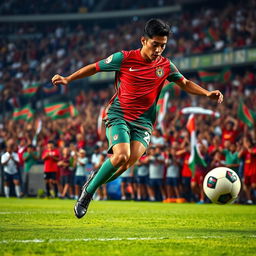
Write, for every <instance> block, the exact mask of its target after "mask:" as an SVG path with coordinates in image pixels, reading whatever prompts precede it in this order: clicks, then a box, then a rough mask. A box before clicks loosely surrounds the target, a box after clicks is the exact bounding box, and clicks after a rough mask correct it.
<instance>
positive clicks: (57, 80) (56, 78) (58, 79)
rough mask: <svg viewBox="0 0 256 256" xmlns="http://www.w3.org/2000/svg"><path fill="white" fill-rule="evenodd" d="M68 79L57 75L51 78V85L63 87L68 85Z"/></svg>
mask: <svg viewBox="0 0 256 256" xmlns="http://www.w3.org/2000/svg"><path fill="white" fill-rule="evenodd" d="M68 82H69V81H68V79H67V78H66V77H64V76H60V75H59V74H57V75H55V76H54V77H53V78H52V84H53V85H54V86H57V85H59V84H63V85H68Z"/></svg>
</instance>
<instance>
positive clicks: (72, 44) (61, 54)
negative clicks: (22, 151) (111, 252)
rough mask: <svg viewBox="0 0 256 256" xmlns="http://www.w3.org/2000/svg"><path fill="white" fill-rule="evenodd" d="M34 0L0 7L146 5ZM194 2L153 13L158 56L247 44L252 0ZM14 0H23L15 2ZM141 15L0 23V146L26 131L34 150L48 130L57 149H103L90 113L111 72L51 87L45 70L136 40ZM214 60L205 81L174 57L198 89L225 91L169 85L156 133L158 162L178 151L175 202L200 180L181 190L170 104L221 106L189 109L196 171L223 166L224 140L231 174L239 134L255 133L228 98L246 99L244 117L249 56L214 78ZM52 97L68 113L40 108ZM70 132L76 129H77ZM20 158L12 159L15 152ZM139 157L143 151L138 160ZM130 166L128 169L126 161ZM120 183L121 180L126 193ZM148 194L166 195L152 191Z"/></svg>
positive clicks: (176, 108)
mask: <svg viewBox="0 0 256 256" xmlns="http://www.w3.org/2000/svg"><path fill="white" fill-rule="evenodd" d="M43 2H44V4H43V6H44V8H41V5H40V8H39V7H38V5H33V4H31V5H25V4H24V2H22V6H21V1H15V0H14V1H10V2H9V4H7V3H2V4H1V5H0V13H1V14H2V15H18V14H52V13H72V12H73V13H78V12H96V11H106V12H107V11H109V10H120V9H131V10H132V9H140V8H141V9H143V8H150V7H153V1H147V2H146V3H147V4H145V1H136V3H134V5H132V6H131V5H130V4H129V2H130V1H103V3H104V4H102V5H101V6H98V5H97V4H95V1H93V0H91V1H90V0H88V1H85V0H84V1H83V0H80V1H75V2H74V1H72V3H71V1H47V0H45V1H43ZM175 3H180V1H157V5H158V6H159V7H161V6H168V5H171V4H175ZM204 3H205V5H204V6H203V7H201V8H199V9H198V8H196V7H195V6H194V7H193V8H192V7H191V8H189V9H186V8H185V7H186V6H183V7H184V8H183V9H182V11H181V12H177V13H173V14H170V15H168V16H167V15H166V14H165V15H163V16H161V17H162V18H163V19H165V20H167V21H170V23H171V24H172V32H173V36H172V37H171V38H170V40H169V42H168V47H167V49H166V52H165V55H166V57H169V58H170V59H174V60H175V59H177V60H178V61H181V62H182V60H183V58H186V57H191V56H203V55H205V54H214V53H219V54H225V53H227V54H228V53H229V52H231V53H232V52H233V51H239V50H243V51H244V52H245V51H247V50H248V49H254V47H255V45H256V27H255V26H256V25H255V22H254V21H255V19H256V11H255V10H256V8H255V7H256V2H255V1H253V0H248V1H231V2H227V3H222V5H219V6H218V5H217V6H213V5H212V4H211V3H210V1H204ZM57 4H58V5H57ZM223 5H224V8H223ZM23 6H29V7H28V8H23ZM56 6H58V8H56ZM145 20H147V18H145V17H143V18H141V17H137V16H135V17H131V18H126V19H123V20H121V21H119V20H118V21H117V20H114V19H113V20H108V21H97V20H91V21H72V22H68V21H63V22H61V23H56V22H49V23H42V22H38V23H4V25H3V26H1V27H0V35H1V37H0V67H1V70H0V100H1V103H3V104H1V106H0V110H1V113H2V114H1V118H2V119H1V127H0V143H1V144H0V145H1V151H2V153H3V152H4V150H5V146H6V143H7V142H9V143H14V144H15V146H16V148H17V150H18V149H19V146H20V145H19V144H20V141H22V140H25V141H26V145H29V144H31V143H33V140H34V142H35V137H36V142H37V143H36V151H37V152H38V154H39V155H41V153H42V152H43V150H44V148H45V146H46V145H47V142H48V141H49V140H53V141H55V142H56V146H57V147H58V148H59V151H62V149H63V147H64V146H69V147H71V148H72V150H71V152H73V153H72V158H75V156H76V154H77V150H78V149H79V148H84V149H85V150H86V152H87V155H88V157H89V158H90V157H91V154H92V153H93V150H94V146H95V145H96V144H97V143H98V144H97V145H99V146H100V147H101V148H102V151H104V150H106V142H105V138H104V136H103V135H102V134H103V132H102V133H100V132H97V131H98V130H99V127H98V116H99V113H100V109H101V107H102V106H103V105H104V104H106V103H107V102H108V100H109V99H110V97H111V95H113V87H112V86H110V83H111V80H109V78H106V79H105V80H104V79H103V80H100V79H99V80H98V81H97V79H96V82H94V83H91V82H90V80H84V81H81V82H78V83H74V84H72V85H71V86H69V87H68V88H67V89H66V88H62V87H61V88H53V87H52V86H51V84H50V79H51V77H52V75H54V74H55V73H60V74H62V75H67V74H70V73H71V72H74V71H75V70H77V69H79V68H81V67H82V66H84V65H86V64H89V63H92V62H95V61H97V60H99V59H102V58H105V57H107V56H108V55H110V54H111V53H113V52H116V51H120V50H122V49H124V50H128V49H133V48H139V47H140V42H139V37H140V36H141V34H140V33H141V31H142V28H143V25H144V23H145ZM246 54H247V53H246ZM181 62H179V63H181ZM223 66H224V65H219V66H216V67H215V68H214V69H212V68H210V69H209V70H204V72H208V75H212V76H213V75H216V74H218V76H219V78H215V79H212V80H208V81H204V80H203V78H202V76H200V73H199V72H198V71H200V69H199V68H196V67H195V68H193V69H191V70H189V71H186V70H185V71H183V69H182V66H180V67H179V66H178V67H179V68H180V69H181V72H182V73H184V74H185V75H186V76H187V77H189V78H192V79H194V80H196V81H198V82H200V83H202V84H203V85H204V86H207V88H208V89H211V88H218V89H220V90H221V91H222V92H223V94H225V101H224V103H223V104H221V105H216V104H215V103H212V102H209V101H208V100H206V99H203V98H194V97H190V96H188V95H186V94H185V93H183V92H181V91H180V90H178V89H175V90H174V89H170V95H171V101H170V103H169V105H168V111H167V114H166V116H165V119H164V129H163V130H162V131H161V135H160V136H161V137H162V140H163V141H164V142H165V143H164V145H162V146H161V147H162V148H161V150H162V154H163V156H164V157H165V159H166V166H165V168H167V167H168V164H169V163H170V159H171V158H173V157H177V158H178V163H177V165H178V170H179V182H178V188H179V194H180V196H181V197H182V198H175V195H171V198H172V199H173V198H174V199H175V200H177V202H183V198H186V200H187V201H199V202H200V201H202V200H203V199H202V198H200V195H197V193H194V192H195V191H196V189H195V188H196V186H197V185H200V184H198V182H197V181H193V182H192V184H193V185H192V187H191V186H190V183H189V187H188V191H189V192H187V191H186V193H185V189H186V183H184V180H186V178H188V179H191V174H189V173H186V168H187V156H188V155H189V145H190V142H189V138H188V136H189V134H188V132H187V130H186V128H185V126H186V122H187V116H186V115H182V114H181V112H180V111H181V109H182V108H184V107H188V106H194V105H197V106H200V107H203V108H206V109H211V110H213V111H215V112H220V113H221V117H220V118H219V119H213V118H212V117H211V116H207V117H206V116H203V115H199V116H198V118H197V127H198V129H197V130H198V141H199V144H200V145H201V150H202V152H201V153H202V155H203V156H204V157H205V160H206V162H207V166H208V167H207V168H203V175H204V174H205V173H206V172H207V171H209V170H210V169H212V168H213V167H216V166H219V165H226V166H230V167H233V164H234V163H232V162H228V159H227V158H225V156H224V155H223V152H224V149H226V151H230V148H231V145H233V146H235V152H240V155H241V160H239V164H238V166H237V165H236V166H235V168H237V172H238V173H239V175H240V176H241V177H243V176H244V173H243V170H244V168H243V166H244V164H245V163H246V160H248V159H245V158H244V151H245V150H246V149H247V148H248V144H249V143H250V142H248V141H247V140H246V138H247V137H249V138H250V139H251V140H252V141H253V140H255V139H256V136H255V131H254V130H253V124H250V123H247V124H246V123H245V121H244V120H243V119H242V118H241V115H239V111H238V110H239V107H240V106H241V104H242V102H241V103H239V101H238V99H241V100H243V102H244V103H246V106H247V107H248V108H249V109H250V111H251V112H250V113H252V117H253V116H254V111H256V109H255V104H254V102H255V100H256V90H255V89H256V77H255V68H256V67H255V64H253V62H250V61H248V62H246V61H244V62H241V63H233V64H230V65H229V66H228V69H227V70H228V72H229V74H230V75H229V76H228V78H226V79H220V69H223ZM172 88H174V87H172ZM54 102H55V103H56V102H57V103H59V102H62V103H63V104H64V105H65V104H66V105H68V108H69V109H71V108H72V113H71V111H70V112H69V114H68V116H66V118H65V119H59V118H58V116H54V118H53V117H52V116H50V114H48V112H47V109H46V108H47V106H48V104H49V103H54ZM27 104H29V107H27ZM22 107H27V108H26V109H25V111H27V112H28V111H31V113H32V114H31V116H32V118H31V119H32V120H28V117H27V116H26V117H25V118H24V117H22V115H21V114H20V112H19V111H20V110H21V108H22ZM244 107H245V105H244ZM23 110H24V109H23ZM15 111H16V112H15ZM27 112H26V113H27ZM29 113H30V112H29ZM96 113H97V114H96ZM17 116H18V118H17ZM20 116H21V118H19V117H20ZM255 116H256V115H255ZM15 119H20V120H15ZM25 119H26V120H25ZM38 123H41V124H42V129H41V131H40V133H39V135H38V136H35V134H36V129H37V128H38ZM78 134H80V135H81V136H77V135H78ZM81 137H82V139H81ZM78 138H80V139H78ZM175 143H179V148H178V150H177V151H178V152H179V154H178V155H173V153H171V154H170V153H169V152H170V147H172V145H173V144H175ZM253 143H254V142H253ZM230 144H231V145H230ZM81 145H82V146H81ZM253 145H254V146H251V147H252V148H254V149H255V144H253ZM233 153H234V152H232V154H233ZM20 158H21V159H22V155H21V156H20ZM147 161H148V162H147ZM149 161H150V160H145V166H146V167H147V166H148V165H149ZM251 161H253V165H255V166H256V162H255V158H253V157H252V159H251ZM41 163H42V161H41ZM87 168H88V170H89V169H90V168H91V166H90V165H88V166H87ZM200 168H201V167H200ZM200 168H199V169H200ZM21 170H22V166H21ZM199 172H200V170H199ZM134 173H135V174H134V175H135V176H136V168H135V172H134ZM255 174H256V171H255ZM183 178H185V179H183ZM182 182H183V183H182ZM136 184H137V179H136V178H134V179H133V182H132V186H134V189H136ZM251 186H252V184H251V183H248V184H247V183H246V184H245V188H246V189H245V191H244V194H242V195H241V199H240V201H241V202H247V203H249V204H250V203H252V202H253V200H255V198H253V197H252V196H251V194H250V189H251ZM199 187H200V186H199ZM191 188H192V189H193V193H192V192H191ZM134 189H133V190H134ZM60 190H61V188H60ZM129 191H130V190H129V188H127V194H128V198H129ZM248 191H249V192H248ZM158 199H159V200H160V199H161V200H163V199H168V198H165V197H164V196H163V195H162V197H161V195H159V197H158ZM169 199H170V198H169ZM165 202H170V200H167V201H166V200H165Z"/></svg>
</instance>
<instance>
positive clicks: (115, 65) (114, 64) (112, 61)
mask: <svg viewBox="0 0 256 256" xmlns="http://www.w3.org/2000/svg"><path fill="white" fill-rule="evenodd" d="M123 59H124V55H123V53H122V52H116V53H114V54H112V55H110V56H109V57H108V58H106V59H104V60H101V61H99V62H98V63H99V67H100V71H119V70H120V68H121V64H122V61H123Z"/></svg>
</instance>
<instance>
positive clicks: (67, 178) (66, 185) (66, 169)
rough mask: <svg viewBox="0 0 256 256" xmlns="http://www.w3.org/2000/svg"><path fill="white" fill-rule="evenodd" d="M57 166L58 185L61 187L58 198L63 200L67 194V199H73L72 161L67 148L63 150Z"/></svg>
mask: <svg viewBox="0 0 256 256" xmlns="http://www.w3.org/2000/svg"><path fill="white" fill-rule="evenodd" d="M57 165H58V166H59V171H60V184H61V187H62V191H61V195H60V198H62V199H64V198H65V197H66V196H67V193H68V196H69V198H70V199H73V198H74V195H73V191H72V186H73V159H72V157H71V155H70V150H69V148H68V147H64V148H63V150H62V154H61V155H60V157H59V161H58V163H57Z"/></svg>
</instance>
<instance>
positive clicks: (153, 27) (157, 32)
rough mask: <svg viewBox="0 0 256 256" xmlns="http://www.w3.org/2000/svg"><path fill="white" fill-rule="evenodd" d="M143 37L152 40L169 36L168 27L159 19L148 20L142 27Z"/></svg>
mask: <svg viewBox="0 0 256 256" xmlns="http://www.w3.org/2000/svg"><path fill="white" fill-rule="evenodd" d="M143 35H144V36H145V37H149V38H153V37H154V36H167V37H169V35H170V26H169V25H168V24H167V23H166V22H164V21H163V20H161V19H150V20H148V21H147V23H146V25H145V27H144V34H143Z"/></svg>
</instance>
